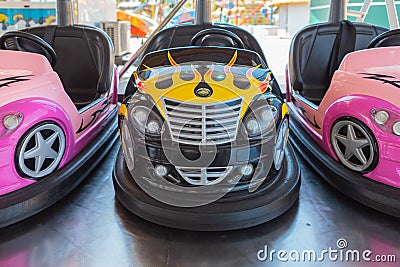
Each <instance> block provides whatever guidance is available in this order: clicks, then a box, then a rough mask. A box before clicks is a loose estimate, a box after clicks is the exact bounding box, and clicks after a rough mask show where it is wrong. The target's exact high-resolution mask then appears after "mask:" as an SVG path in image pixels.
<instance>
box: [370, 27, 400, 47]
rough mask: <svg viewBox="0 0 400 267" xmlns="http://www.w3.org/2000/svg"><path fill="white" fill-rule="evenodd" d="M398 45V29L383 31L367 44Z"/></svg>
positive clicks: (399, 35)
mask: <svg viewBox="0 0 400 267" xmlns="http://www.w3.org/2000/svg"><path fill="white" fill-rule="evenodd" d="M388 46H400V29H394V30H390V31H387V32H384V33H382V34H380V35H378V36H377V37H376V38H374V39H373V40H372V41H371V43H370V44H369V46H368V47H369V48H374V47H388Z"/></svg>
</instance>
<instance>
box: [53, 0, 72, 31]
mask: <svg viewBox="0 0 400 267" xmlns="http://www.w3.org/2000/svg"><path fill="white" fill-rule="evenodd" d="M57 24H58V25H60V26H68V25H72V24H74V13H73V9H72V1H71V0H57Z"/></svg>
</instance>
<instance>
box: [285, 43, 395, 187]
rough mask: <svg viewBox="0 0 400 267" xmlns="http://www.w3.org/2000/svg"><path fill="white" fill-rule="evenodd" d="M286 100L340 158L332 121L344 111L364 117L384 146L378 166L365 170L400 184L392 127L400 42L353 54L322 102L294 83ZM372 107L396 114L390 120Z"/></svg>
mask: <svg viewBox="0 0 400 267" xmlns="http://www.w3.org/2000/svg"><path fill="white" fill-rule="evenodd" d="M288 84H289V83H288ZM287 100H288V105H289V107H290V108H291V111H292V113H294V115H295V116H296V117H297V118H299V120H300V122H301V123H302V125H303V126H304V128H306V130H307V132H308V133H309V134H310V136H311V137H312V138H313V140H314V141H315V142H316V144H318V145H319V146H320V147H321V148H322V149H323V150H324V151H325V152H326V153H328V154H329V155H330V156H331V157H332V158H334V159H335V160H338V159H337V157H336V155H335V153H334V150H333V148H332V145H331V141H330V133H331V129H332V126H333V123H334V122H335V121H336V120H338V119H339V118H343V117H352V118H355V119H357V120H359V121H361V122H363V123H364V124H365V125H366V126H367V127H368V128H369V129H370V130H371V132H372V133H373V135H374V137H375V139H376V141H377V143H378V148H379V162H378V164H377V166H376V167H375V168H374V170H372V171H371V172H369V173H367V174H364V176H365V177H367V178H370V179H373V180H376V181H378V182H380V183H384V184H387V185H389V186H393V187H396V188H400V142H399V141H400V136H397V135H395V134H394V133H393V132H392V125H393V124H394V123H395V122H397V121H399V120H400V47H385V48H374V49H366V50H361V51H357V52H352V53H350V54H348V55H347V56H346V57H345V58H344V60H343V61H342V63H341V65H340V68H339V69H338V70H337V71H336V72H335V74H334V76H333V79H332V81H331V84H330V87H329V89H328V91H327V93H326V94H325V96H324V98H323V100H322V101H321V103H320V105H319V106H317V105H315V104H313V103H311V102H309V101H307V100H306V99H305V98H304V97H302V96H300V95H298V94H296V93H295V92H294V91H293V90H292V89H291V88H289V85H288V86H287ZM373 110H385V111H387V112H388V113H389V114H390V115H391V116H390V119H389V121H388V122H387V123H386V125H383V126H380V125H378V124H377V123H376V122H375V121H374V120H373V118H372V115H371V111H373Z"/></svg>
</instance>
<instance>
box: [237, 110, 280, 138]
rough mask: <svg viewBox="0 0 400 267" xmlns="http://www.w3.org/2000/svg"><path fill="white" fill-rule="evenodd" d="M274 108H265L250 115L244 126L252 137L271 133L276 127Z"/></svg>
mask: <svg viewBox="0 0 400 267" xmlns="http://www.w3.org/2000/svg"><path fill="white" fill-rule="evenodd" d="M274 108H275V107H272V106H263V107H260V108H257V109H256V110H254V111H253V112H252V113H250V114H249V116H248V117H247V118H246V119H245V122H244V125H245V127H246V130H247V134H248V135H249V136H250V137H253V136H257V135H261V134H263V133H266V132H269V130H271V129H272V128H273V127H274V125H275V119H274V118H275V115H274V110H273V109H274ZM275 111H276V108H275Z"/></svg>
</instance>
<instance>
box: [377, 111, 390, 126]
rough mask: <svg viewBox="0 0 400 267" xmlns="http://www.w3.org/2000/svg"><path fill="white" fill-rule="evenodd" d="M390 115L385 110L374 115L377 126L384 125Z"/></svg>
mask: <svg viewBox="0 0 400 267" xmlns="http://www.w3.org/2000/svg"><path fill="white" fill-rule="evenodd" d="M389 117H390V116H389V113H387V112H386V111H384V110H379V111H377V112H376V113H375V115H374V120H375V122H376V123H377V124H380V125H383V124H385V123H386V122H388V120H389Z"/></svg>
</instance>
